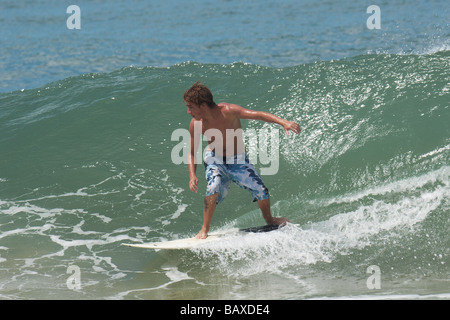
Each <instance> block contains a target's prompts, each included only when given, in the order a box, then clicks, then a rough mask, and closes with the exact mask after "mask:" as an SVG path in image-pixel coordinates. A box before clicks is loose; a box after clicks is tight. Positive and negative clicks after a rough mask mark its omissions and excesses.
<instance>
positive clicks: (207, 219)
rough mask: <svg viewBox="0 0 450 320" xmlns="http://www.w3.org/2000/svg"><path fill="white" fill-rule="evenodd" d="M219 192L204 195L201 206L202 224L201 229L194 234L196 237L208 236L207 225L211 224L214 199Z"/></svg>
mask: <svg viewBox="0 0 450 320" xmlns="http://www.w3.org/2000/svg"><path fill="white" fill-rule="evenodd" d="M218 196H219V193H215V194H213V195H210V196H206V197H205V203H204V206H203V226H202V230H201V231H200V232H199V233H198V234H197V235H196V236H195V237H196V238H197V239H206V238H207V237H208V232H209V227H210V226H211V220H212V217H213V214H214V210H216V200H217V197H218Z"/></svg>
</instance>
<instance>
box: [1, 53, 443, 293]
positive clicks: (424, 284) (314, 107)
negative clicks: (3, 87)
mask: <svg viewBox="0 0 450 320" xmlns="http://www.w3.org/2000/svg"><path fill="white" fill-rule="evenodd" d="M449 70H450V54H449V51H444V52H437V53H433V54H428V55H407V54H404V55H394V54H366V55H359V56H356V57H354V58H347V59H339V60H330V61H318V62H315V63H307V64H301V65H297V66H292V67H283V68H272V67H263V66H260V65H254V64H245V63H233V64H226V65H220V64H202V63H196V62H185V63H181V64H176V65H173V66H171V67H167V68H153V67H142V68H139V67H126V68H122V69H119V70H116V71H114V72H110V73H89V74H83V75H80V76H75V77H70V78H66V79H63V80H60V81H56V82H52V83H49V84H47V85H45V86H42V87H40V88H36V89H31V90H21V91H13V92H9V93H1V94H0V150H1V157H0V298H2V299H34V298H41V299H61V298H63V299H111V298H112V299H122V298H123V299H306V298H321V297H338V298H339V297H366V296H369V297H378V298H383V297H407V298H408V297H412V298H415V297H419V298H420V297H431V298H434V297H438V298H439V297H441V298H448V297H449V295H450V290H449V288H450V286H449V277H448V275H449V274H450V264H449V248H450V237H449V234H450V232H449V231H450V207H449V195H450V186H449V182H450V180H449V175H450V161H449V160H450V159H449V149H450V126H449V120H450V110H449V101H450V99H449V90H450V85H449V83H450V75H449V72H448V71H449ZM197 80H200V81H202V82H203V83H205V84H206V85H208V86H209V87H210V88H211V90H212V92H213V93H214V98H215V100H216V102H222V101H225V102H230V103H235V104H239V105H241V106H243V107H246V108H250V109H254V110H263V111H267V112H271V113H274V114H276V115H278V116H280V117H283V118H286V119H288V120H292V121H296V122H298V123H299V124H300V126H301V128H302V132H301V133H300V134H299V135H297V136H294V135H290V136H289V137H286V136H285V134H284V132H283V131H282V130H281V128H277V127H276V126H275V125H270V124H265V123H262V122H257V121H244V120H243V121H242V123H243V126H244V128H245V129H254V130H262V129H268V128H272V129H279V130H280V131H279V145H278V148H279V149H278V150H279V151H278V155H279V169H278V172H277V173H276V174H275V175H265V176H263V179H264V182H265V184H266V186H267V187H268V188H269V190H270V194H271V203H272V211H273V214H274V215H277V216H286V217H287V218H288V219H290V220H291V221H292V222H293V223H297V224H300V228H297V227H294V226H287V227H286V228H284V229H282V230H279V231H275V232H271V233H267V234H255V235H249V236H247V237H244V238H242V237H239V238H237V237H234V236H230V237H229V238H227V239H225V241H223V242H220V243H212V244H211V245H208V246H204V247H202V248H200V249H196V250H193V251H188V250H182V251H172V252H162V251H160V252H154V251H145V250H140V249H133V248H128V247H124V246H122V245H121V244H122V243H130V242H149V241H160V240H170V239H176V238H182V237H187V236H192V235H194V234H195V233H196V232H198V230H199V228H200V227H201V223H202V205H203V195H204V190H205V181H204V170H203V167H202V165H199V166H198V168H197V174H198V177H199V179H200V184H199V190H200V191H199V193H198V194H194V193H192V192H191V191H190V190H189V188H188V178H189V175H188V168H187V165H184V164H180V165H176V164H174V163H173V161H172V158H171V152H172V150H173V148H174V147H175V146H176V145H177V144H178V143H179V141H172V139H171V136H172V133H173V132H174V130H176V129H180V128H184V129H187V128H188V124H189V121H190V119H191V118H190V116H189V115H188V114H187V109H186V106H185V104H184V103H183V93H184V91H185V90H186V89H187V88H189V87H190V86H191V85H192V84H193V83H194V82H195V81H197ZM255 165H256V167H257V168H259V169H260V168H261V167H264V165H263V164H262V163H256V164H255ZM259 224H263V219H262V217H261V214H260V212H259V209H258V208H257V206H256V204H255V203H252V202H251V201H250V196H249V194H248V192H246V191H245V190H242V189H239V188H238V187H237V186H232V188H231V190H230V192H229V194H228V196H227V199H226V200H225V201H224V202H223V203H222V204H221V205H220V206H218V208H217V210H216V212H215V214H214V219H213V230H226V229H229V228H233V227H245V226H252V225H259ZM373 265H375V266H378V267H379V269H380V275H381V277H380V284H381V288H380V289H369V288H368V286H367V279H368V278H369V277H370V275H371V274H370V273H368V272H367V269H368V267H370V266H373ZM69 266H77V267H79V270H80V275H81V278H80V279H81V283H80V285H81V287H80V288H79V289H74V290H73V289H70V288H69V287H68V285H67V280H68V278H69V276H70V274H69V273H67V270H68V268H69Z"/></svg>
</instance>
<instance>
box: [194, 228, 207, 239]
mask: <svg viewBox="0 0 450 320" xmlns="http://www.w3.org/2000/svg"><path fill="white" fill-rule="evenodd" d="M207 237H208V231H204V230H203V229H202V230H201V231H200V232H199V233H198V234H197V235H196V236H195V239H206V238H207Z"/></svg>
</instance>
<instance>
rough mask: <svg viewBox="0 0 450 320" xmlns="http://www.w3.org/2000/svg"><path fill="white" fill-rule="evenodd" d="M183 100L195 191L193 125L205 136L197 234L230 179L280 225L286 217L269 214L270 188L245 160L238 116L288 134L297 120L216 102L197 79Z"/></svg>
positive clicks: (204, 234)
mask: <svg viewBox="0 0 450 320" xmlns="http://www.w3.org/2000/svg"><path fill="white" fill-rule="evenodd" d="M184 102H185V103H186V106H187V109H188V111H187V112H188V114H189V115H191V116H192V118H193V119H192V120H191V123H190V125H189V132H190V147H189V150H190V151H189V155H188V157H189V159H188V166H189V177H190V180H189V188H190V190H191V191H193V192H195V193H197V191H198V178H197V176H196V169H197V164H196V161H195V153H196V150H197V149H198V146H199V142H200V136H199V135H197V134H196V133H197V130H195V128H196V126H198V125H200V126H201V134H202V135H204V136H205V137H207V139H208V146H207V149H206V152H205V156H204V164H205V168H206V180H207V188H206V196H205V199H204V207H203V226H202V229H201V230H200V232H199V233H198V234H197V236H196V238H198V239H206V238H207V237H208V232H209V228H210V225H211V220H212V216H213V214H214V211H215V209H216V205H217V204H218V203H220V202H221V201H223V199H224V198H225V196H226V194H227V192H228V188H229V186H230V183H231V181H233V182H234V183H236V184H237V185H238V186H240V187H241V188H243V189H247V190H249V191H250V192H251V195H252V200H253V201H254V202H255V201H256V202H257V203H258V207H259V208H260V209H261V212H262V215H263V218H264V220H265V221H266V222H267V224H277V225H283V224H285V223H286V222H288V221H289V220H288V219H286V218H283V217H272V214H271V212H270V196H269V190H268V189H267V188H266V186H265V185H264V183H263V181H262V179H261V177H260V176H259V174H258V173H257V172H256V170H255V168H254V167H253V165H252V164H251V163H250V162H249V161H248V157H247V154H246V152H245V146H244V142H243V138H242V126H241V121H240V119H247V120H261V121H265V122H270V123H277V124H279V125H281V126H282V127H283V129H284V131H285V132H286V134H287V135H289V131H293V132H295V133H296V134H298V133H300V126H299V125H298V123H296V122H292V121H288V120H284V119H281V118H279V117H277V116H275V115H273V114H270V113H267V112H262V111H253V110H249V109H244V108H242V107H240V106H238V105H235V104H231V103H219V104H216V103H215V102H214V100H213V95H212V93H211V91H210V90H209V89H208V87H206V86H205V85H203V84H201V83H200V82H198V81H197V82H196V83H195V84H194V85H193V86H192V87H191V88H189V89H188V90H187V91H186V92H185V93H184ZM199 131H200V130H199Z"/></svg>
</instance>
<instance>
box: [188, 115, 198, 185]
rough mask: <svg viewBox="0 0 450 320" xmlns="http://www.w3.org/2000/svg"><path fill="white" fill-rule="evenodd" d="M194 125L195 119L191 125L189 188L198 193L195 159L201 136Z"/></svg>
mask: <svg viewBox="0 0 450 320" xmlns="http://www.w3.org/2000/svg"><path fill="white" fill-rule="evenodd" d="M194 125H195V120H194V119H192V121H191V123H190V125H189V133H190V141H189V155H188V157H189V159H188V167H189V189H191V191H192V192H195V193H197V191H198V187H197V185H198V178H197V176H196V174H195V172H196V171H197V163H196V161H195V154H196V152H197V150H198V143H199V140H200V137H199V136H197V137H196V136H195V134H194V132H195V130H194Z"/></svg>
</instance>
